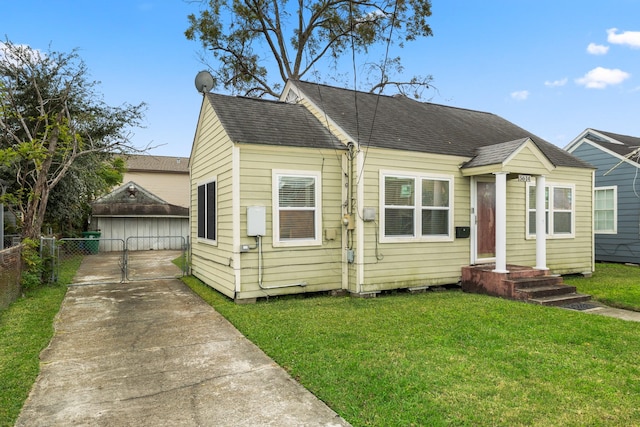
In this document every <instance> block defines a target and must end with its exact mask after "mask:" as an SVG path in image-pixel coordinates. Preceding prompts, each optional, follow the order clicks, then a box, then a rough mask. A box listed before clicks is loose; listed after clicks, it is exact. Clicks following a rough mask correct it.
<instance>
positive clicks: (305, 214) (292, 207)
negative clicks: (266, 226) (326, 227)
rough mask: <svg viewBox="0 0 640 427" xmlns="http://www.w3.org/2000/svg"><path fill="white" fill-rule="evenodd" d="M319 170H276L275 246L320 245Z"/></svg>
mask: <svg viewBox="0 0 640 427" xmlns="http://www.w3.org/2000/svg"><path fill="white" fill-rule="evenodd" d="M320 195H321V187H320V173H319V172H306V171H305V172H302V171H300V172H298V171H273V227H274V230H273V235H274V239H273V244H274V246H300V245H304V246H306V245H320V244H322V240H321V233H320V230H321V226H322V224H321V218H322V216H321V202H320V200H321V199H320Z"/></svg>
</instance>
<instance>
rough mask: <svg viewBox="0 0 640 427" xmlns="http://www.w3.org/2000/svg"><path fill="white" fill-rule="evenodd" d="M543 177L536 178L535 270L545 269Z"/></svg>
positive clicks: (545, 226) (545, 244) (545, 242)
mask: <svg viewBox="0 0 640 427" xmlns="http://www.w3.org/2000/svg"><path fill="white" fill-rule="evenodd" d="M546 182H547V180H546V178H545V176H544V175H540V176H538V177H536V266H535V268H536V270H548V268H547V231H546V230H547V218H546V215H545V211H546V204H545V186H546Z"/></svg>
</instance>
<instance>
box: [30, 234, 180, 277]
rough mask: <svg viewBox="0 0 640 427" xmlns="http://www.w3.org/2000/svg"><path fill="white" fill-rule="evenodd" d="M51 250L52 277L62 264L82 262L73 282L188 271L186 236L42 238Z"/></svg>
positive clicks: (153, 275)
mask: <svg viewBox="0 0 640 427" xmlns="http://www.w3.org/2000/svg"><path fill="white" fill-rule="evenodd" d="M43 245H44V247H46V249H45V252H47V253H51V258H52V261H51V262H52V267H51V271H52V273H51V274H52V281H57V279H58V277H59V275H60V270H61V268H64V267H65V265H68V264H69V263H74V262H76V263H80V267H79V268H78V270H77V273H76V278H75V280H74V284H89V283H92V284H106V283H124V282H127V281H137V280H154V279H168V278H176V277H182V276H185V275H187V274H188V273H189V271H188V262H187V252H188V239H187V238H185V237H184V236H144V237H137V236H131V237H128V238H127V239H126V240H125V239H110V238H102V237H88V238H86V237H83V238H62V239H59V240H56V239H55V238H43V239H42V242H41V251H42V247H43Z"/></svg>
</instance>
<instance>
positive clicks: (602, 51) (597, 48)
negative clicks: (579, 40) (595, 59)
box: [587, 43, 609, 55]
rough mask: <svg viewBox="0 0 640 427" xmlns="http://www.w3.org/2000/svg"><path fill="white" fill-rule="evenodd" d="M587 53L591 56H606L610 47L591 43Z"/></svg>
mask: <svg viewBox="0 0 640 427" xmlns="http://www.w3.org/2000/svg"><path fill="white" fill-rule="evenodd" d="M587 52H588V53H590V54H591V55H606V54H607V52H609V46H604V45H601V44H595V43H589V46H587Z"/></svg>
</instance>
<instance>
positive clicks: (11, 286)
mask: <svg viewBox="0 0 640 427" xmlns="http://www.w3.org/2000/svg"><path fill="white" fill-rule="evenodd" d="M21 253H22V245H17V246H13V247H11V248H9V249H4V250H2V251H0V310H2V309H5V308H7V307H8V306H9V304H11V303H12V302H14V301H15V300H16V299H18V297H19V296H20V291H21V289H20V275H21V272H22V260H21V256H20V255H21Z"/></svg>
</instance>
